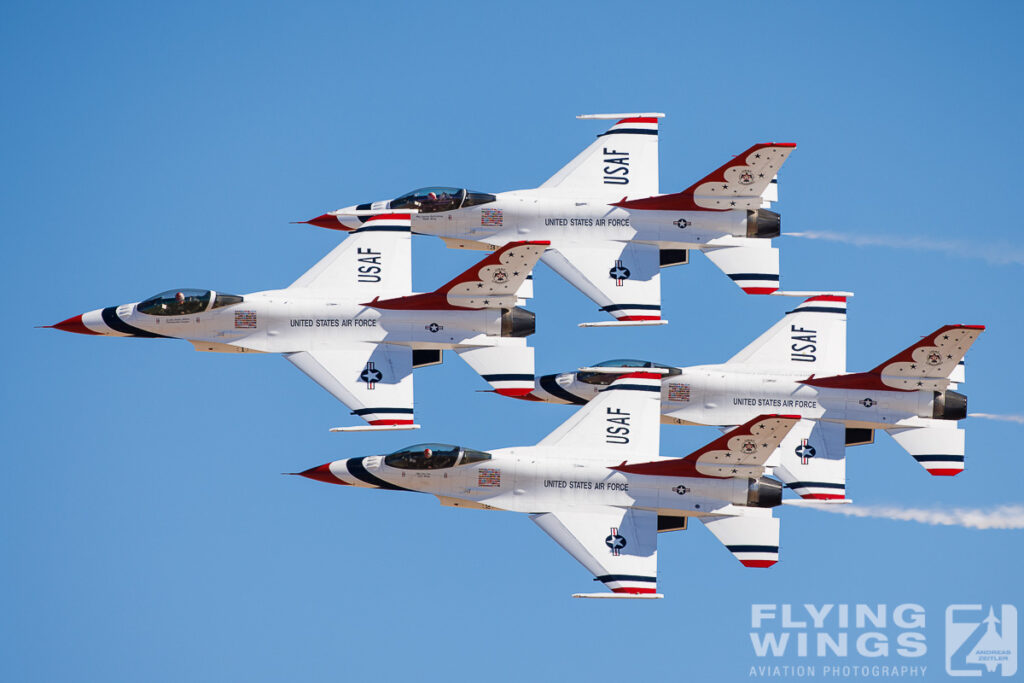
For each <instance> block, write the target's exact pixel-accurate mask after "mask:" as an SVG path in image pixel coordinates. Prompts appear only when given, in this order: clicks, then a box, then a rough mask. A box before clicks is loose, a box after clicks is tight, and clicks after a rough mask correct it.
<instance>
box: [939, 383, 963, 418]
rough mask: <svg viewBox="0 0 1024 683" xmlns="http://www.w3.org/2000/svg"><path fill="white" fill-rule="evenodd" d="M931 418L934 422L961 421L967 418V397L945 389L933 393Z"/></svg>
mask: <svg viewBox="0 0 1024 683" xmlns="http://www.w3.org/2000/svg"><path fill="white" fill-rule="evenodd" d="M932 417H933V418H934V419H936V420H962V419H964V418H965V417H967V397H966V396H964V395H963V394H961V393H960V392H958V391H953V390H952V389H946V390H945V391H943V392H938V391H936V392H935V399H934V400H933V401H932Z"/></svg>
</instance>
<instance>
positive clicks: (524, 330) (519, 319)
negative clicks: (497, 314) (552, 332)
mask: <svg viewBox="0 0 1024 683" xmlns="http://www.w3.org/2000/svg"><path fill="white" fill-rule="evenodd" d="M492 319H493V318H492ZM536 331H537V316H536V315H534V314H533V313H532V312H530V311H528V310H526V309H525V308H520V307H519V306H516V307H515V308H513V309H511V310H510V309H507V308H503V309H502V311H501V336H502V337H529V336H530V335H531V334H533V333H534V332H536Z"/></svg>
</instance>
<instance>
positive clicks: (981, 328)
mask: <svg viewBox="0 0 1024 683" xmlns="http://www.w3.org/2000/svg"><path fill="white" fill-rule="evenodd" d="M958 327H962V328H964V329H966V330H984V329H985V326H984V325H959V326H958Z"/></svg>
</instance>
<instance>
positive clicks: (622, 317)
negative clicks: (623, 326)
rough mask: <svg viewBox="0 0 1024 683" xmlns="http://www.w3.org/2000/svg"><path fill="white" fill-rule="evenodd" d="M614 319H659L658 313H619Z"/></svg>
mask: <svg viewBox="0 0 1024 683" xmlns="http://www.w3.org/2000/svg"><path fill="white" fill-rule="evenodd" d="M616 320H661V316H660V315H620V316H617V317H616Z"/></svg>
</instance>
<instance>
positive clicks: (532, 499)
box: [330, 446, 750, 517]
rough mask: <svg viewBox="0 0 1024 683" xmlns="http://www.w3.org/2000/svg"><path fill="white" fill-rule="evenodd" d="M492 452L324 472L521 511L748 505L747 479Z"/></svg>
mask: <svg viewBox="0 0 1024 683" xmlns="http://www.w3.org/2000/svg"><path fill="white" fill-rule="evenodd" d="M490 454H491V456H492V458H491V459H490V460H486V461H483V462H477V463H472V464H468V465H459V466H455V467H448V468H445V469H434V470H431V469H398V468H395V467H391V466H388V465H387V464H385V462H384V459H385V457H386V456H369V457H366V458H353V459H351V460H338V461H335V462H334V463H331V464H330V469H331V473H332V474H333V475H334V476H335V477H336V478H337V479H340V480H341V481H342V482H344V483H347V484H350V485H353V486H368V487H371V488H383V487H382V486H380V484H379V483H377V484H374V483H372V482H373V479H377V480H378V482H380V481H382V482H385V483H386V484H389V485H391V486H393V487H399V488H401V489H407V490H410V491H417V492H421V493H430V494H433V495H435V496H438V497H439V498H440V499H441V502H442V504H444V505H451V506H454V507H470V508H483V509H497V510H510V511H514V512H527V513H536V512H546V511H551V510H564V509H566V508H567V507H570V506H574V507H581V508H582V507H585V506H588V505H594V506H598V505H600V506H615V507H621V508H638V509H643V510H650V511H656V512H657V513H658V514H659V515H663V516H673V517H684V516H703V515H709V514H718V515H722V514H735V512H730V506H734V505H735V506H746V504H747V500H748V488H749V486H750V480H748V479H745V478H733V477H730V478H715V477H667V476H652V475H639V474H628V473H624V472H619V471H616V470H613V469H609V465H612V464H614V463H608V462H604V461H595V460H592V459H589V460H588V455H589V454H588V453H587V452H584V451H580V452H579V453H573V454H567V453H566V449H565V448H564V447H560V448H557V449H556V448H553V447H545V446H533V447H526V448H522V447H520V448H501V449H497V450H493V451H490ZM367 473H368V474H369V475H370V476H366V475H367ZM360 475H361V476H360Z"/></svg>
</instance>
